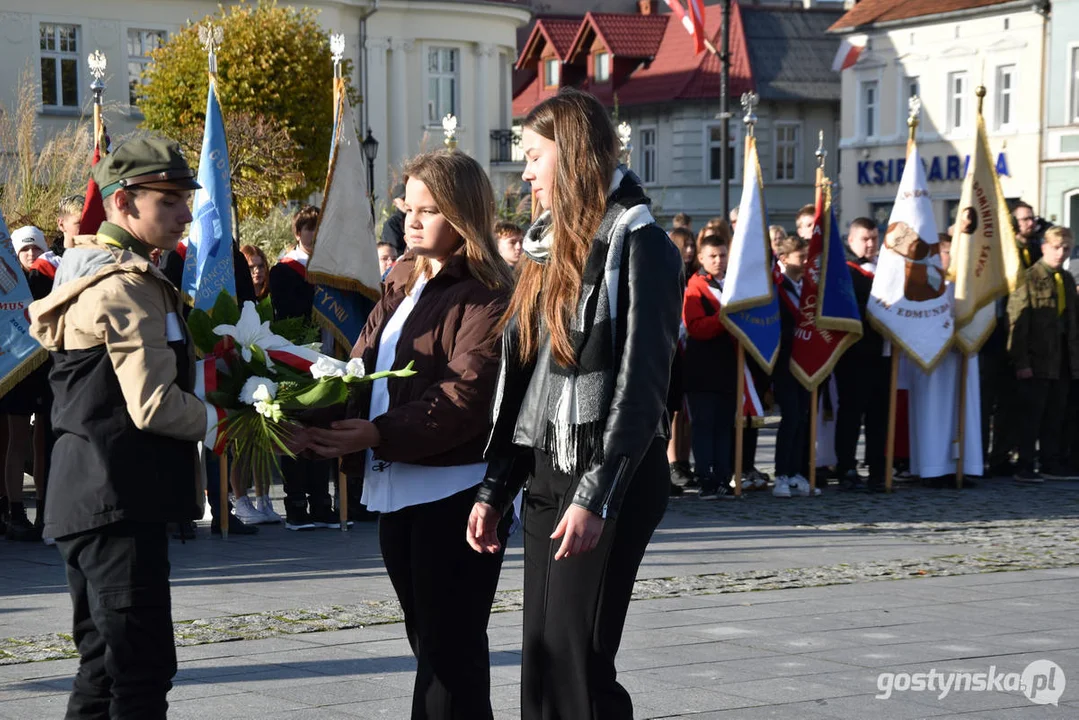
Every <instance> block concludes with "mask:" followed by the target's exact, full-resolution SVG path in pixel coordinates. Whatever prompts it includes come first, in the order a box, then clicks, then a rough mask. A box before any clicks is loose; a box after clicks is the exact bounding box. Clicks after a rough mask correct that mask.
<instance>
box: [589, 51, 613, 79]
mask: <svg viewBox="0 0 1079 720" xmlns="http://www.w3.org/2000/svg"><path fill="white" fill-rule="evenodd" d="M592 61H593V63H595V68H594V69H593V71H592V74H593V75H594V76H595V78H596V82H598V83H602V82H607V81H608V80H610V79H611V54H610V53H607V52H598V53H596V54H595V55H594V56H593V59H592Z"/></svg>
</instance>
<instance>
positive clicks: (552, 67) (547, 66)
mask: <svg viewBox="0 0 1079 720" xmlns="http://www.w3.org/2000/svg"><path fill="white" fill-rule="evenodd" d="M560 70H561V62H559V60H558V58H548V59H546V60H544V61H543V86H544V87H549V88H552V87H558V80H559V72H560Z"/></svg>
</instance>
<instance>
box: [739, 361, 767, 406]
mask: <svg viewBox="0 0 1079 720" xmlns="http://www.w3.org/2000/svg"><path fill="white" fill-rule="evenodd" d="M743 370H744V371H745V375H746V389H745V393H744V394H743V397H742V414H743V415H744V416H746V417H761V416H763V415H764V406H763V405H761V398H760V396H759V395H757V386H756V385H754V384H753V375H751V374H750V372H749V368H748V367H747V368H743Z"/></svg>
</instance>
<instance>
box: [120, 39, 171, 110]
mask: <svg viewBox="0 0 1079 720" xmlns="http://www.w3.org/2000/svg"><path fill="white" fill-rule="evenodd" d="M167 39H168V33H166V32H165V31H164V30H139V29H137V28H130V29H128V31H127V88H128V90H127V97H128V103H129V104H130V105H131V106H132V107H134V106H136V105H138V104H139V85H141V84H142V71H143V70H145V69H146V66H147V65H149V64H150V53H152V52H153V51H154V50H157V49H158V48H159V47H161V46H162V45H164V44H165V40H167Z"/></svg>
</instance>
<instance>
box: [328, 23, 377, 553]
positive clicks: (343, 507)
mask: <svg viewBox="0 0 1079 720" xmlns="http://www.w3.org/2000/svg"><path fill="white" fill-rule="evenodd" d="M344 56H345V35H344V33H334V34H331V35H330V58H331V59H332V60H333V127H334V136H335V137H334V142H336V141H337V138H336V134H337V123H338V122H340V118H339V117H338V116H337V112H338V110H339V109H340V107H341V96H342V95H343V94H344V92H345V81H344V75H343V73H342V72H341V60H342V59H343V58H344ZM373 192H374V190H373V189H372V188H368V193H373ZM337 513H338V519H339V520H340V522H341V532H348V474H347V473H345V471H344V470H342V469H341V464H340V463H338V465H337Z"/></svg>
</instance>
